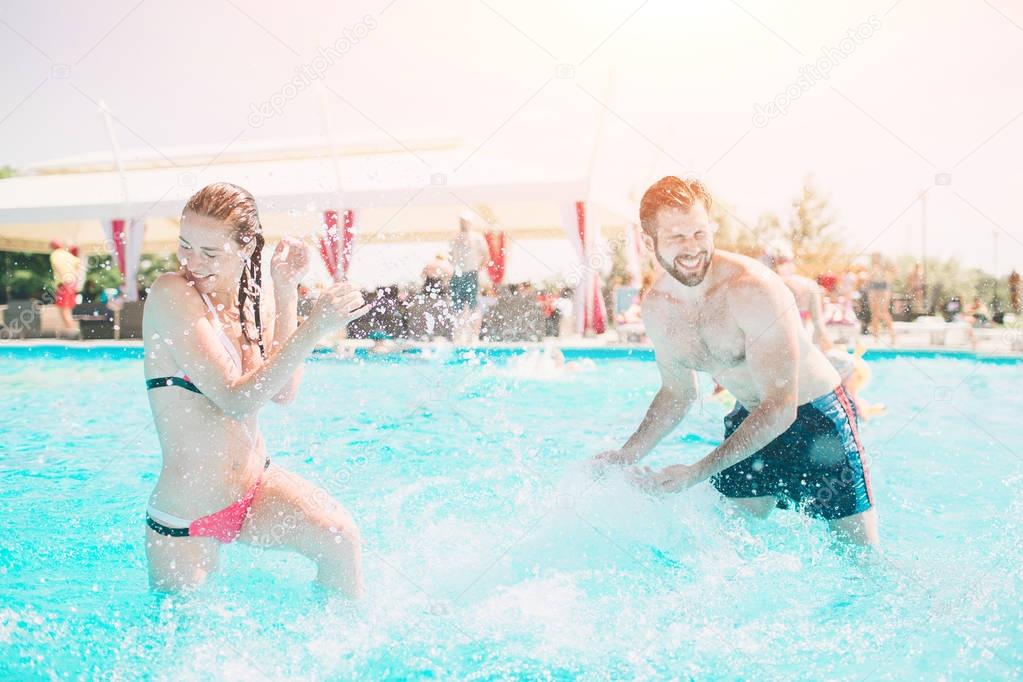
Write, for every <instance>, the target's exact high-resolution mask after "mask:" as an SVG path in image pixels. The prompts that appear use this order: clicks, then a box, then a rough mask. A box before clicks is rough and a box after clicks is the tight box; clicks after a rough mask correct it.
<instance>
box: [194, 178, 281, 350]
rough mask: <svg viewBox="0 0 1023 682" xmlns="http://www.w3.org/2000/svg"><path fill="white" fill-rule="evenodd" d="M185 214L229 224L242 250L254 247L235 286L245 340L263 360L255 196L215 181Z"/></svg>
mask: <svg viewBox="0 0 1023 682" xmlns="http://www.w3.org/2000/svg"><path fill="white" fill-rule="evenodd" d="M184 213H192V214H193V215H196V216H202V217H206V218H212V219H213V220H217V221H220V222H222V223H226V224H228V225H230V226H231V238H232V239H234V241H235V243H237V244H238V245H239V246H240V247H241V248H243V249H244V248H246V247H248V246H249V245H250V244H254V246H255V248H254V249H253V251H252V255H251V256H249V258H248V259H247V262H246V264H245V267H244V268H242V276H241V280H240V281H239V283H238V317H239V320H240V321H241V325H242V335H243V336H244V337H245V340H246V341H249V342H250V343H251V342H252V341H255V342H256V343H257V344H258V346H259V354H260V355H261V356H263V357H264V358H265V357H266V348H265V347H264V345H263V323H262V320H261V319H260V312H259V307H260V306H259V302H260V295H261V293H262V285H263V267H262V257H263V244H264V241H263V225H262V224H261V223H260V222H259V211H258V209H257V208H256V199H255V197H253V196H252V195H251V194H249V192H248V191H246V190H245V189H243V188H241V187H239V186H238V185H232V184H231V183H228V182H215V183H213V184H211V185H206V186H205V187H203V188H202V189H201V190H199V191H198V192H196V193H195V194H193V195H192V198H191V199H189V200H188V203H187V204H185V210H184ZM250 311H251V314H250ZM249 319H251V320H252V321H253V323H254V324H255V327H256V334H255V338H253V337H252V336H251V335H250V333H249V326H248V321H249Z"/></svg>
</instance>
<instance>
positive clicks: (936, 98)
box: [0, 0, 1023, 272]
mask: <svg viewBox="0 0 1023 682" xmlns="http://www.w3.org/2000/svg"><path fill="white" fill-rule="evenodd" d="M341 5H343V7H342V6H341ZM850 31H851V32H852V33H853V35H855V36H856V38H855V39H851V38H849V37H848V36H849V33H850ZM345 37H348V38H349V39H351V38H353V37H354V40H351V42H350V44H344V43H342V46H343V47H344V49H345V50H346V51H345V53H344V54H343V55H342V56H341V57H340V59H338V60H336V62H335V63H334V64H332V65H328V67H327V68H326V70H325V72H324V73H323V81H324V83H325V84H326V85H327V86H328V87H329V89H330V90H332V91H333V92H334V93H336V95H335V94H329V95H328V99H329V102H328V105H329V106H328V109H329V115H330V118H331V122H332V127H333V129H334V130H335V131H336V133H337V136H338V138H339V140H340V141H341V142H345V141H366V140H389V139H391V138H392V137H397V138H400V139H402V140H405V139H408V140H412V139H417V138H419V139H421V138H427V137H451V136H453V137H460V138H463V139H464V140H465V141H466V143H467V144H469V145H470V146H475V145H481V146H480V151H479V152H478V153H479V154H480V155H507V156H511V157H528V158H532V159H545V158H551V157H552V155H558V154H574V155H580V154H581V156H582V158H584V159H585V158H586V157H588V155H589V150H590V148H591V147H592V145H593V141H594V139H597V137H598V136H597V134H596V131H597V130H598V122H599V121H601V120H602V121H603V125H602V127H601V128H600V129H601V134H600V135H599V140H600V143H599V145H598V152H597V156H596V159H597V166H598V168H599V169H601V170H600V171H598V175H600V174H602V173H607V174H609V175H611V176H614V177H616V178H621V177H627V178H628V184H629V185H630V186H631V187H632V188H633V191H635V192H641V191H642V189H643V188H645V187H646V186H647V185H648V184H649V183H650V182H651V181H653V180H655V179H656V178H657V177H660V176H661V175H664V174H668V173H675V174H679V173H683V172H686V171H687V170H689V171H694V172H696V173H697V174H698V175H700V176H701V177H703V178H704V179H705V181H706V182H707V184H708V186H709V187H710V188H711V191H712V192H714V193H715V195H716V196H718V197H719V198H721V199H722V200H724V201H726V202H728V203H729V204H730V205H732V206H733V207H734V209H735V211H736V213H737V214H738V215H739V216H740V217H742V218H743V219H745V220H748V221H755V219H756V217H757V215H758V214H759V213H761V212H763V211H768V210H772V211H776V212H784V211H785V209H786V206H787V204H788V202H789V201H790V200H791V198H792V197H793V196H794V195H795V194H796V193H797V192H798V189H799V187H800V184H801V182H802V179H803V177H804V176H805V175H806V174H807V173H812V174H813V176H814V178H815V180H816V182H817V184H818V185H819V186H820V187H821V188H822V189H823V190H824V191H826V192H827V193H828V194H830V196H831V198H832V201H833V205H834V207H835V210H836V216H837V218H838V222H839V224H840V225H842V227H843V229H844V231H845V234H846V237H847V239H848V240H849V242H850V243H851V244H853V245H856V247H857V248H869V249H871V250H874V249H880V250H883V251H885V252H887V253H891V254H899V253H907V252H911V253H919V252H920V248H921V230H920V221H921V207H920V201H919V197H920V195H921V194H922V193H923V192H924V190H927V197H928V200H927V215H928V225H929V234H928V247H929V253H930V254H931V255H933V256H938V257H950V256H953V255H955V256H958V257H959V258H960V259H961V260H962V261H964V262H966V263H968V264H970V265H977V266H981V267H984V268H986V269H988V270H990V269H992V268H995V267H997V269H998V271H999V272H1007V271H1008V270H1009V269H1010V268H1011V267H1023V219H1021V212H1020V210H1019V207H1018V200H1017V197H1018V194H1017V193H1018V192H1019V191H1020V189H1021V188H1023V161H1021V158H1023V154H1021V151H1023V80H1021V79H1020V77H1019V74H1020V73H1023V2H1021V1H1020V0H990V1H985V0H941V1H940V2H933V1H932V2H928V1H927V0H900V1H898V2H897V1H896V0H883V1H881V2H877V1H872V0H865V1H864V2H859V3H822V2H812V1H811V0H805V1H796V0H791V1H777V2H757V1H754V0H740V1H739V2H731V1H725V0H722V1H720V2H713V3H711V2H706V1H705V0H704V1H702V2H694V1H689V0H686V1H682V0H648V1H647V2H643V1H642V0H629V1H626V0H619V1H618V2H596V1H594V0H578V1H571V2H556V1H551V0H545V1H542V2H541V1H538V0H518V1H512V0H439V1H437V2H429V3H427V2H420V1H417V0H393V1H392V0H372V1H369V0H366V1H362V2H357V1H353V2H345V3H338V2H302V1H296V2H290V3H284V4H282V3H275V2H269V1H266V0H259V1H248V0H205V1H203V2H199V1H198V0H186V1H181V2H174V3H166V2H156V1H154V0H143V2H138V0H126V1H123V2H114V1H104V0H97V1H96V2H90V3H66V2H65V3H60V2H36V1H30V0H23V1H20V2H11V1H10V0H6V1H5V2H3V3H2V5H0V59H2V60H3V63H4V64H5V65H6V66H5V69H4V71H3V73H2V76H0V78H2V81H0V164H4V163H6V164H10V165H13V166H15V167H17V166H23V165H28V164H31V163H32V162H38V161H43V160H47V159H53V158H58V157H66V156H71V155H75V154H82V153H87V152H95V151H104V150H105V149H107V141H106V134H105V132H104V129H103V124H102V121H101V118H100V117H99V115H98V114H97V107H96V101H98V100H100V99H103V100H105V101H106V102H107V104H108V105H109V107H110V109H111V110H112V112H113V114H114V116H115V117H116V119H117V122H116V123H115V127H116V133H117V135H118V137H119V139H120V144H121V146H122V147H124V148H126V149H129V148H145V149H149V150H150V151H152V150H156V151H157V152H158V151H160V150H163V149H171V148H173V147H177V146H184V145H194V144H204V145H213V146H217V145H221V146H227V145H229V144H245V143H247V142H257V141H259V140H268V139H278V138H295V137H309V136H315V135H318V134H319V131H320V130H321V129H322V127H321V121H320V105H319V101H318V98H317V96H316V94H315V93H314V92H312V91H311V90H310V89H306V90H305V91H303V92H299V93H297V95H295V96H294V97H292V98H289V99H287V100H286V101H285V102H284V105H283V107H282V108H281V111H280V113H274V114H272V115H271V116H270V117H269V119H268V120H265V121H259V122H258V123H259V125H257V126H254V125H253V124H252V123H253V121H254V117H253V115H252V111H253V106H256V107H257V108H258V104H259V103H261V102H266V101H268V100H270V99H271V97H272V96H273V95H275V94H276V93H280V92H281V91H282V87H283V86H284V84H285V83H286V82H288V80H289V79H290V78H292V77H294V75H295V74H296V72H297V71H302V70H303V69H304V70H305V71H306V72H307V73H308V72H309V70H310V69H313V68H316V66H317V60H316V55H317V54H318V52H317V50H318V48H319V47H320V46H328V45H331V44H335V43H336V42H337V41H338V40H339V39H341V38H345ZM349 48H350V49H349ZM815 65H816V66H817V68H827V69H828V70H829V73H828V75H827V77H826V78H824V77H823V75H817V74H814V73H812V72H811V71H810V69H811V68H813V67H814V66H815ZM818 74H819V72H818ZM801 78H802V83H800V79H801ZM787 90H788V91H790V93H791V94H792V95H794V96H793V97H789V100H790V101H788V102H787V103H786V104H785V106H784V111H769V110H768V109H767V106H768V105H769V104H770V103H771V102H773V101H775V100H776V98H778V97H779V96H782V97H784V96H785V93H786V91H787ZM758 105H759V107H760V108H758ZM755 112H760V115H759V116H755ZM598 186H599V183H598ZM257 198H258V197H257Z"/></svg>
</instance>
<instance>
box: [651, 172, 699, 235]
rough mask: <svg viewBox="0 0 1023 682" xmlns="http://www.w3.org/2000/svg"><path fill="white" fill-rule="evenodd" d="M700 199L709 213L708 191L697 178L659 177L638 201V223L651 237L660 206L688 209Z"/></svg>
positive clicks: (655, 227)
mask: <svg viewBox="0 0 1023 682" xmlns="http://www.w3.org/2000/svg"><path fill="white" fill-rule="evenodd" d="M698 201H701V202H703V206H704V208H706V209H707V212H708V213H710V204H711V199H710V193H709V192H708V191H707V188H706V187H704V186H703V183H702V182H700V181H699V180H683V179H682V178H677V177H675V176H674V175H668V176H666V177H663V178H661V179H660V180H658V181H657V182H655V183H654V184H652V185H650V189H648V190H647V191H646V193H644V194H643V198H642V199H641V200H640V202H639V224H640V226H642V228H643V231H644V232H646V233H647V234H648V235H650V236H651V237H653V236H654V235H655V234H656V233H657V226H656V225H654V220H655V219H656V218H657V212H658V211H660V210H661V209H662V208H665V207H668V208H681V209H683V210H685V211H688V210H689V209H691V208H692V207H693V205H694V204H695V203H696V202H698Z"/></svg>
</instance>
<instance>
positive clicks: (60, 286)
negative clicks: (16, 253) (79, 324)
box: [50, 239, 82, 332]
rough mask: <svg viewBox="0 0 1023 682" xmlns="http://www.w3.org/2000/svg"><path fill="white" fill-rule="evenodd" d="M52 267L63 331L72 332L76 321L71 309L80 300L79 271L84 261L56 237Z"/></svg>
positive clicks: (51, 256)
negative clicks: (72, 317) (72, 316)
mask: <svg viewBox="0 0 1023 682" xmlns="http://www.w3.org/2000/svg"><path fill="white" fill-rule="evenodd" d="M50 249H51V252H50V267H51V268H53V285H54V303H56V304H57V309H58V310H59V311H60V321H61V324H62V326H63V331H65V332H72V331H74V329H75V322H74V320H72V319H71V310H72V309H73V308H74V307H75V304H76V303H77V302H78V271H79V270H80V269H81V266H82V261H81V259H80V258H78V257H77V256H75V255H74V254H73V253H71V252H70V251H69V250H67V249H65V248H64V245H63V244H61V243H60V242H59V241H57V240H56V239H54V240H53V241H52V242H50Z"/></svg>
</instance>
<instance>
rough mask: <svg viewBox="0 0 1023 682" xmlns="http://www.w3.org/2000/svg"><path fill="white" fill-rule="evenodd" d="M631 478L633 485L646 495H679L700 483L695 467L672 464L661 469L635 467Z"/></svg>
mask: <svg viewBox="0 0 1023 682" xmlns="http://www.w3.org/2000/svg"><path fill="white" fill-rule="evenodd" d="M631 474H632V475H631V478H632V482H633V484H634V485H636V486H637V487H639V488H640V489H641V490H643V491H645V492H648V493H658V494H663V493H679V492H682V491H683V490H686V489H687V488H690V487H692V486H694V485H696V484H697V483H699V482H700V479H699V477H698V475H697V474H698V472H697V470H696V467H694V466H689V465H688V464H673V465H671V466H668V467H664V468H663V469H651V468H650V467H635V468H633V469H632V472H631Z"/></svg>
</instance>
